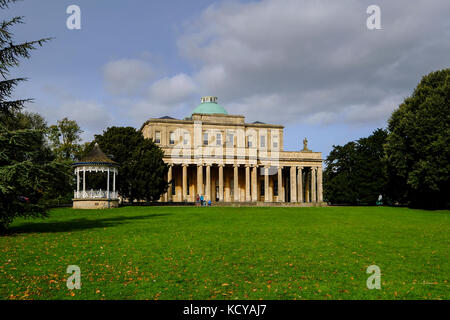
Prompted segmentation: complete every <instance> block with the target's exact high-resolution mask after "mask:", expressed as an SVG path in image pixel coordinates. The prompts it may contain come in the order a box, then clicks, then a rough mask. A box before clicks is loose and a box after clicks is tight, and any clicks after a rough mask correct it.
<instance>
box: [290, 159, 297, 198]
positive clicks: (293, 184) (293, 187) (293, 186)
mask: <svg viewBox="0 0 450 320" xmlns="http://www.w3.org/2000/svg"><path fill="white" fill-rule="evenodd" d="M296 171H297V168H296V167H291V202H297V181H296V180H297V179H296V178H297V174H296Z"/></svg>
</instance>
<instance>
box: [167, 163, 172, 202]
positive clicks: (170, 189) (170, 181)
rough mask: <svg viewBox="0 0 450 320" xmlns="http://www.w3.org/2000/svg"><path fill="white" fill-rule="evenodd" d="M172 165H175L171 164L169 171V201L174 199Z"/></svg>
mask: <svg viewBox="0 0 450 320" xmlns="http://www.w3.org/2000/svg"><path fill="white" fill-rule="evenodd" d="M172 167H173V165H171V164H169V171H167V182H169V187H168V189H167V190H168V191H167V201H172V183H173V182H172Z"/></svg>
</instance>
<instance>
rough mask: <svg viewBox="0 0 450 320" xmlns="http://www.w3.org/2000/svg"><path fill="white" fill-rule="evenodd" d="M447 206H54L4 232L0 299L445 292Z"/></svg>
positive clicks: (449, 270) (432, 295) (444, 295)
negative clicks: (74, 273)
mask: <svg viewBox="0 0 450 320" xmlns="http://www.w3.org/2000/svg"><path fill="white" fill-rule="evenodd" d="M449 212H450V211H423V210H411V209H406V208H389V207H326V208H230V207H223V208H221V207H211V208H199V207H185V208H183V207H125V208H120V209H110V210H73V209H71V208H70V209H69V208H66V209H55V210H52V211H51V214H50V218H49V219H35V220H21V219H20V220H17V221H15V222H14V224H13V225H12V226H11V234H9V235H6V236H0V299H260V298H262V299H449V298H450V283H449V282H448V280H449V276H450V265H449V244H450V241H449V234H450V223H449ZM373 264H375V265H378V266H379V267H380V268H381V273H382V275H381V290H376V289H374V290H369V289H367V287H366V280H367V278H368V277H369V275H368V274H366V269H367V267H368V266H369V265H373ZM68 265H78V266H79V267H80V269H81V283H82V284H81V290H69V289H67V287H66V279H67V277H68V276H69V275H68V274H67V273H66V268H67V266H68Z"/></svg>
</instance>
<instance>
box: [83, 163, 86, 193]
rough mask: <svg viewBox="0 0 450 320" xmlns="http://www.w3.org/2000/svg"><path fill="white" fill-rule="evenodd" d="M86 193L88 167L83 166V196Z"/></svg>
mask: <svg viewBox="0 0 450 320" xmlns="http://www.w3.org/2000/svg"><path fill="white" fill-rule="evenodd" d="M85 193H86V168H84V167H83V197H84V194H85Z"/></svg>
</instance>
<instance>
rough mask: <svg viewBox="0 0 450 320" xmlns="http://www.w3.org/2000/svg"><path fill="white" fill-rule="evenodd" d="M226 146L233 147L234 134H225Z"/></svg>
mask: <svg viewBox="0 0 450 320" xmlns="http://www.w3.org/2000/svg"><path fill="white" fill-rule="evenodd" d="M227 146H234V134H232V133H227Z"/></svg>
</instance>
